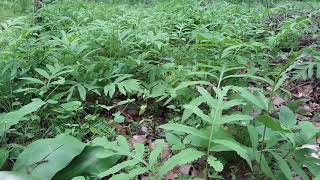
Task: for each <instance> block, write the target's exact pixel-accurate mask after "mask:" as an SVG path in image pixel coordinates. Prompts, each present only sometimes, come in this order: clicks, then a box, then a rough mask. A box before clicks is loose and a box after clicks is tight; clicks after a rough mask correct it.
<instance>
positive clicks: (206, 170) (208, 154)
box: [205, 67, 224, 176]
mask: <svg viewBox="0 0 320 180" xmlns="http://www.w3.org/2000/svg"><path fill="white" fill-rule="evenodd" d="M223 74H224V67H223V69H222V71H221V73H220V77H219V82H218V86H217V89H219V88H220V85H221V81H222V79H223ZM216 98H217V99H218V100H219V101H218V104H217V107H216V109H215V113H214V117H213V120H212V124H211V129H210V136H209V142H208V146H207V158H208V157H209V156H210V147H211V141H212V137H213V129H214V124H215V122H216V120H217V118H218V113H220V114H221V112H219V107H220V105H221V103H222V101H223V99H222V98H221V99H219V98H218V96H217V95H216ZM205 173H206V175H207V176H208V162H207V163H206V167H205Z"/></svg>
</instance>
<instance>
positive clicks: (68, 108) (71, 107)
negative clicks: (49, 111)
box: [60, 101, 81, 112]
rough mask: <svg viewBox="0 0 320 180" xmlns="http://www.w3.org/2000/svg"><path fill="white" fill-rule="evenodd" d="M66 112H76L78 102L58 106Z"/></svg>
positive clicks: (79, 104) (79, 105) (78, 106)
mask: <svg viewBox="0 0 320 180" xmlns="http://www.w3.org/2000/svg"><path fill="white" fill-rule="evenodd" d="M60 106H61V107H62V109H63V110H64V111H66V112H72V111H77V110H78V109H79V108H80V107H81V102H80V101H71V102H67V103H64V104H61V105H60Z"/></svg>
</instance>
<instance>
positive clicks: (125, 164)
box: [98, 159, 140, 178]
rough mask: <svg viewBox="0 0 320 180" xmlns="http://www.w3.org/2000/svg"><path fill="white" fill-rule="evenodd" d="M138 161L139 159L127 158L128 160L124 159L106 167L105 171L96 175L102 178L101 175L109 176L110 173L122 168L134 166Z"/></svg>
mask: <svg viewBox="0 0 320 180" xmlns="http://www.w3.org/2000/svg"><path fill="white" fill-rule="evenodd" d="M138 163H140V161H138V160H136V159H131V160H128V161H124V162H121V163H119V164H117V165H115V166H113V167H112V168H110V169H108V170H107V171H104V172H102V173H100V174H99V175H98V176H99V177H100V178H103V177H106V176H109V175H111V174H115V173H117V172H119V171H121V170H122V169H125V168H128V167H132V166H135V165H137V164H138Z"/></svg>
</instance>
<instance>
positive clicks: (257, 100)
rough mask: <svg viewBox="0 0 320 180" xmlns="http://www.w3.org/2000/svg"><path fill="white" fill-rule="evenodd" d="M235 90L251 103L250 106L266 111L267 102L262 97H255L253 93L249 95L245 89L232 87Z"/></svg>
mask: <svg viewBox="0 0 320 180" xmlns="http://www.w3.org/2000/svg"><path fill="white" fill-rule="evenodd" d="M234 89H235V90H237V91H239V92H240V96H242V97H243V98H244V99H246V100H247V101H249V102H251V103H252V104H254V105H256V106H257V107H259V108H260V109H264V110H268V103H267V102H268V100H267V99H266V98H265V97H264V96H261V97H257V96H256V95H254V94H253V93H251V92H250V91H249V90H247V89H246V88H241V87H234Z"/></svg>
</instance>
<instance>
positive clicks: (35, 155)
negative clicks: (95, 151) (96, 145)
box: [13, 134, 85, 179]
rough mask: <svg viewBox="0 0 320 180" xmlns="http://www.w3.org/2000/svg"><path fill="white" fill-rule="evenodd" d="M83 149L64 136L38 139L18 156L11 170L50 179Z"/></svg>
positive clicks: (76, 141) (77, 143)
mask: <svg viewBox="0 0 320 180" xmlns="http://www.w3.org/2000/svg"><path fill="white" fill-rule="evenodd" d="M84 147H85V144H84V143H82V142H80V141H78V140H77V139H76V138H74V137H72V136H69V135H66V134H60V135H58V136H56V137H55V138H50V139H40V140H37V141H34V142H33V143H31V144H30V145H28V146H27V147H26V149H25V150H24V151H23V152H22V153H21V154H20V155H19V157H18V159H17V161H16V163H15V164H14V167H13V170H14V171H18V172H22V173H28V174H31V175H32V176H35V177H39V178H42V179H51V178H52V177H53V176H54V175H55V174H56V173H57V172H58V171H60V170H61V169H63V168H64V167H66V166H67V165H68V164H69V163H70V162H71V160H72V159H73V158H74V157H76V156H77V155H79V154H80V153H81V152H82V150H83V149H84Z"/></svg>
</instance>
